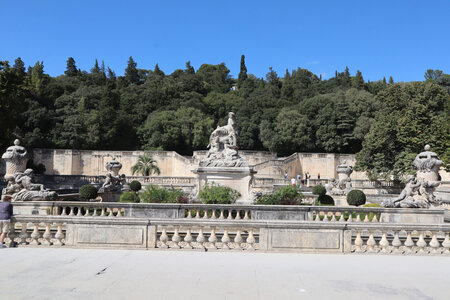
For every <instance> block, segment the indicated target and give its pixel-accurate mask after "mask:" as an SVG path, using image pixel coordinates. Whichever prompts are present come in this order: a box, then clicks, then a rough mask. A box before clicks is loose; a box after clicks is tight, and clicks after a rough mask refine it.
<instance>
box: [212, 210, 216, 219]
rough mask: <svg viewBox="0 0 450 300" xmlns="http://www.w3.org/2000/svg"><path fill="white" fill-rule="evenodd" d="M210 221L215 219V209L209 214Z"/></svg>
mask: <svg viewBox="0 0 450 300" xmlns="http://www.w3.org/2000/svg"><path fill="white" fill-rule="evenodd" d="M211 219H213V220H215V219H217V216H216V210H215V209H213V210H212V212H211Z"/></svg>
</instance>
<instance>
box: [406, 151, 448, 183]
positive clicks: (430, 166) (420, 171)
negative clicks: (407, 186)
mask: <svg viewBox="0 0 450 300" xmlns="http://www.w3.org/2000/svg"><path fill="white" fill-rule="evenodd" d="M442 164H443V162H442V160H440V159H439V157H438V155H437V154H436V153H434V152H432V151H430V145H425V151H423V152H420V153H419V154H417V156H416V158H415V159H414V162H413V165H414V166H415V167H416V168H417V173H416V178H417V180H420V179H423V180H425V181H428V182H440V181H441V178H440V176H439V168H440V167H441V166H442Z"/></svg>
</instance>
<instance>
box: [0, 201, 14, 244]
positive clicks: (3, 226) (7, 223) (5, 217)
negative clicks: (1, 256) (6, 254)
mask: <svg viewBox="0 0 450 300" xmlns="http://www.w3.org/2000/svg"><path fill="white" fill-rule="evenodd" d="M10 201H11V197H10V196H4V199H3V202H0V248H6V246H5V245H4V242H5V238H6V235H7V234H8V233H9V231H10V230H11V217H12V214H13V207H12V204H11V202H10Z"/></svg>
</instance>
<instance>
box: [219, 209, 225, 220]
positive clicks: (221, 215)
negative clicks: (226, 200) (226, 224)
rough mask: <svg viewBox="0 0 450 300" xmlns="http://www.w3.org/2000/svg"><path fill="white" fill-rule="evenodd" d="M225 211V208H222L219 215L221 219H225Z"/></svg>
mask: <svg viewBox="0 0 450 300" xmlns="http://www.w3.org/2000/svg"><path fill="white" fill-rule="evenodd" d="M223 212H224V210H223V209H221V210H220V216H219V219H220V220H223V219H225V216H224V215H223Z"/></svg>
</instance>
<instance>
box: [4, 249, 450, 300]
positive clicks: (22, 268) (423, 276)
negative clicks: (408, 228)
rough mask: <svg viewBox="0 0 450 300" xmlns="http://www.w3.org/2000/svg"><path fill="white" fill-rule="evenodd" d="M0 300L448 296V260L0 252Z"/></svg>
mask: <svg viewBox="0 0 450 300" xmlns="http://www.w3.org/2000/svg"><path fill="white" fill-rule="evenodd" d="M0 299H78V300H86V299H108V300H111V299H283V300H284V299H327V300H328V299H334V300H339V299H358V300H362V299H383V300H388V299H389V300H390V299H408V300H410V299H450V257H436V256H431V257H427V256H383V255H332V254H281V253H241V252H239V253H236V252H206V253H205V252H195V251H144V250H86V249H57V248H56V249H51V248H43V249H40V248H18V249H17V248H16V249H0Z"/></svg>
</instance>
